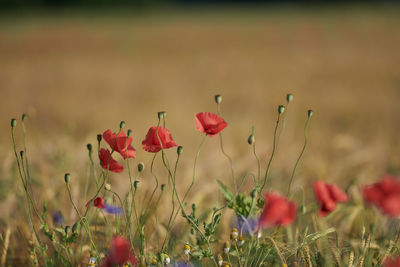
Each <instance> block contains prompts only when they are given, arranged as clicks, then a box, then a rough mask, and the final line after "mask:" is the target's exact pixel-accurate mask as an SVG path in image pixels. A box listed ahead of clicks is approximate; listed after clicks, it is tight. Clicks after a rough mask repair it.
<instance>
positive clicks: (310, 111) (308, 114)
mask: <svg viewBox="0 0 400 267" xmlns="http://www.w3.org/2000/svg"><path fill="white" fill-rule="evenodd" d="M313 114H314V112H313V111H312V110H311V109H309V110H308V111H307V116H308V117H309V118H311V116H312V115H313Z"/></svg>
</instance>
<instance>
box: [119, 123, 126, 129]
mask: <svg viewBox="0 0 400 267" xmlns="http://www.w3.org/2000/svg"><path fill="white" fill-rule="evenodd" d="M124 127H125V121H121V122H120V123H119V128H120V129H122V128H124Z"/></svg>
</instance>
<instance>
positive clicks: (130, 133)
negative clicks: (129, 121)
mask: <svg viewBox="0 0 400 267" xmlns="http://www.w3.org/2000/svg"><path fill="white" fill-rule="evenodd" d="M126 135H127V136H128V137H130V136H131V135H132V130H131V129H128V132H127V133H126Z"/></svg>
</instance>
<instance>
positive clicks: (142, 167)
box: [137, 162, 144, 172]
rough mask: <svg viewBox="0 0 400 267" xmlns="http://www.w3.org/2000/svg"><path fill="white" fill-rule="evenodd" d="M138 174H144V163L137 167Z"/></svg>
mask: <svg viewBox="0 0 400 267" xmlns="http://www.w3.org/2000/svg"><path fill="white" fill-rule="evenodd" d="M137 169H138V172H142V171H143V170H144V163H143V162H139V163H138V165H137Z"/></svg>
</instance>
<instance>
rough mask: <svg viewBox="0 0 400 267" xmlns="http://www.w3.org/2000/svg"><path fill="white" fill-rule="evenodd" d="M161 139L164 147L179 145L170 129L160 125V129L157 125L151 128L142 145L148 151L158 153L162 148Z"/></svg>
mask: <svg viewBox="0 0 400 267" xmlns="http://www.w3.org/2000/svg"><path fill="white" fill-rule="evenodd" d="M157 133H158V137H157ZM158 138H160V139H158ZM159 140H161V144H162V148H163V149H167V148H171V147H174V146H177V144H176V143H175V141H174V140H173V139H172V135H171V133H170V132H169V131H168V129H166V128H164V127H161V126H159V127H158V131H157V127H151V128H150V129H149V131H148V132H147V134H146V138H145V139H144V140H143V141H142V147H143V149H144V150H146V151H147V152H152V153H157V152H158V151H160V150H161V145H160V141H159Z"/></svg>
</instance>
